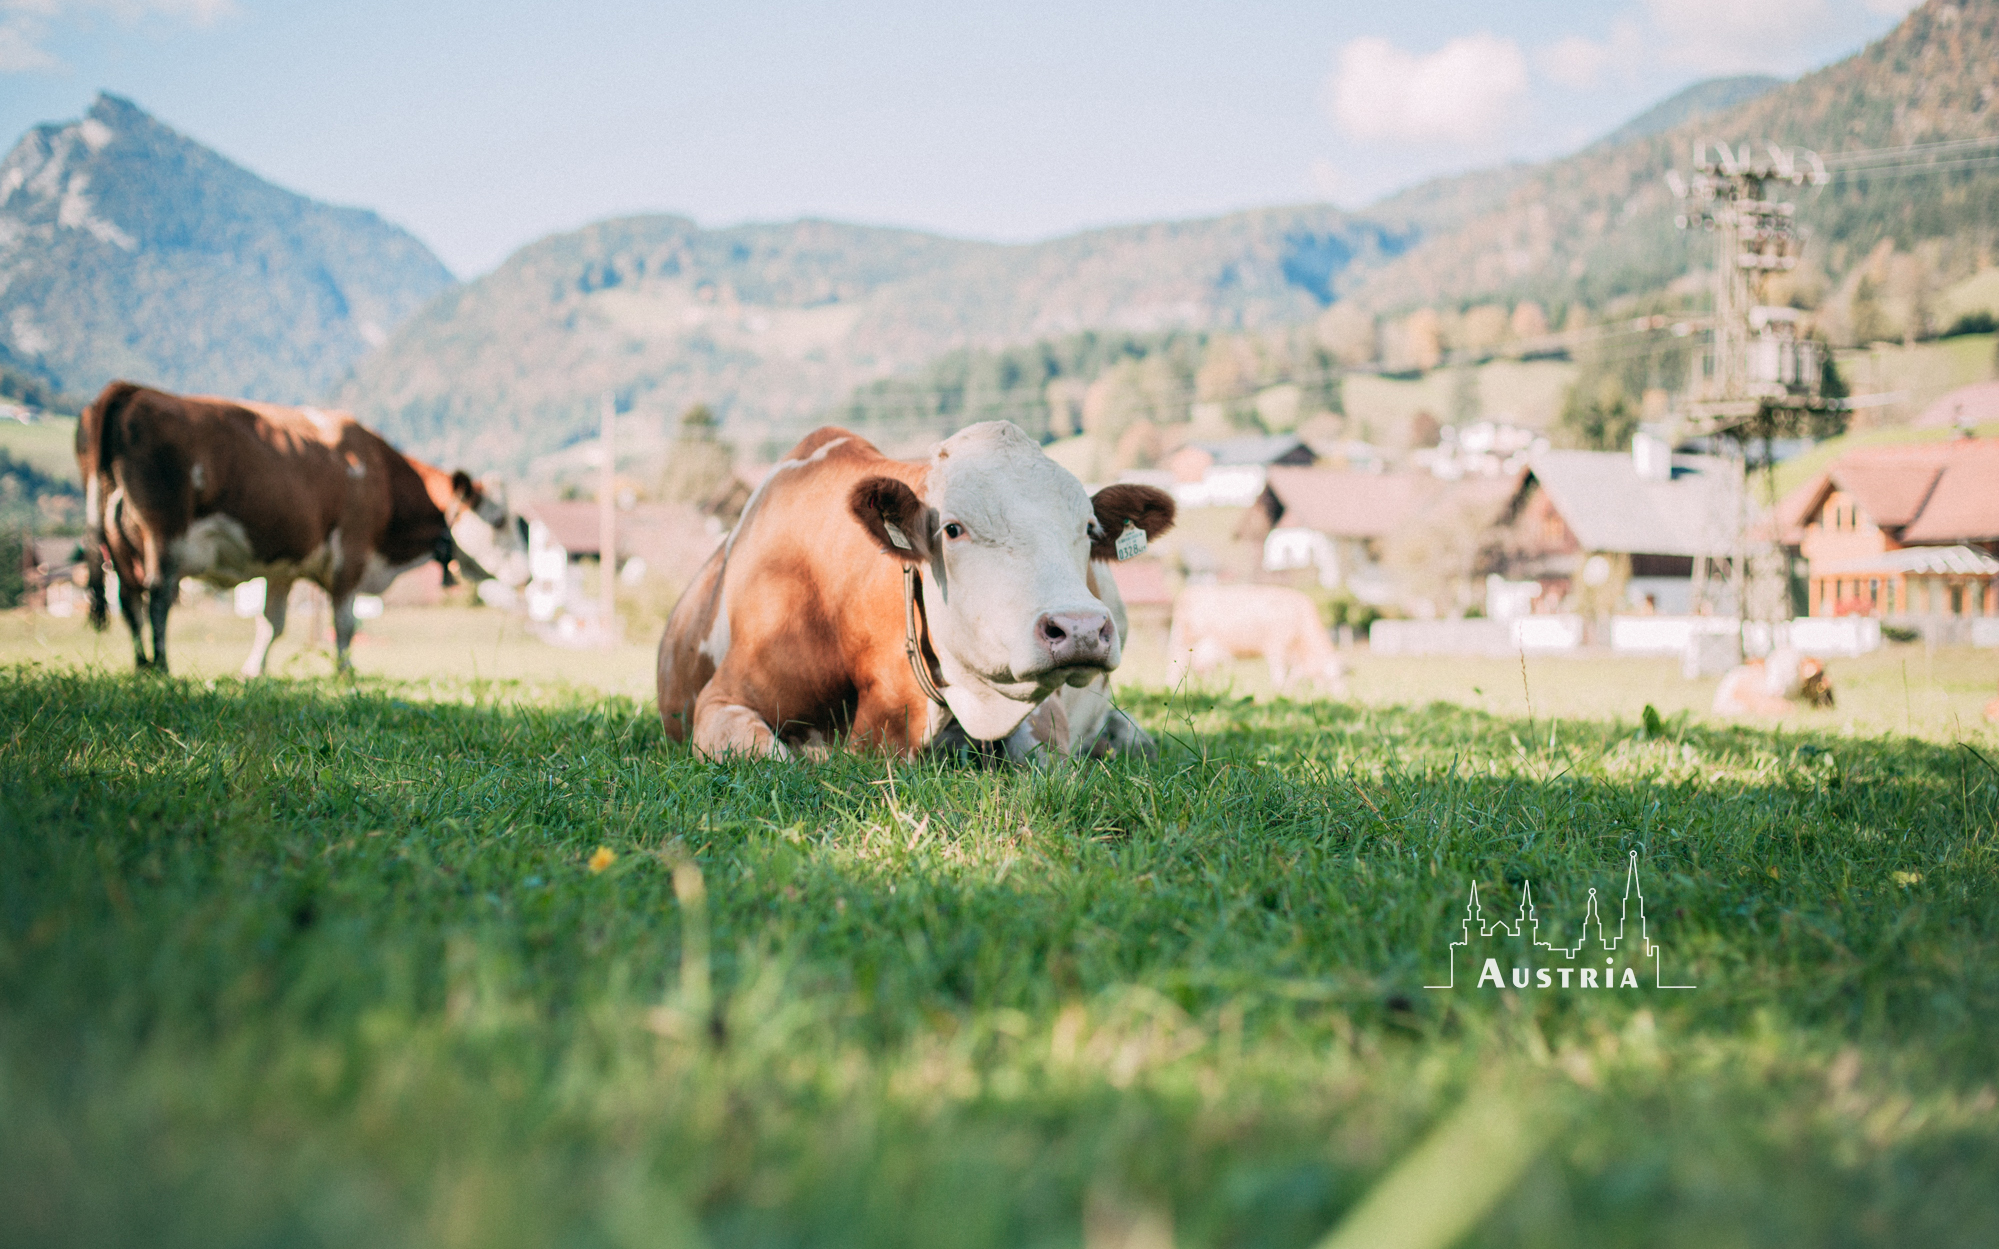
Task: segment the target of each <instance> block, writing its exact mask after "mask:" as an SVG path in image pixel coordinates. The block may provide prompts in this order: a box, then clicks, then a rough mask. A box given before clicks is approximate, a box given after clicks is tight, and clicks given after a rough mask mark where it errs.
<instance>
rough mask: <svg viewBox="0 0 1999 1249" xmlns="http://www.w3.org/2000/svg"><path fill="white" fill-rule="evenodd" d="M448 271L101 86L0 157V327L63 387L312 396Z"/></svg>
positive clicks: (371, 223)
mask: <svg viewBox="0 0 1999 1249" xmlns="http://www.w3.org/2000/svg"><path fill="white" fill-rule="evenodd" d="M451 281H452V278H451V274H450V272H449V271H448V270H446V269H445V268H444V266H443V265H442V264H441V263H439V261H438V259H437V258H436V257H435V256H433V255H432V254H431V253H430V251H429V250H428V249H426V248H425V247H424V246H423V244H421V243H419V242H418V241H417V240H416V239H414V238H411V237H410V236H409V235H408V234H406V233H404V232H403V231H401V230H399V229H396V228H395V227H394V226H391V225H389V224H387V223H386V222H383V221H382V220H381V219H380V218H378V217H376V216H375V215H374V214H373V213H369V212H363V211H360V210H357V209H352V208H336V207H332V206H329V205H325V204H321V203H317V202H315V201H313V200H310V199H307V198H305V197H304V196H301V195H297V194H294V193H293V192H291V191H287V190H285V189H284V188H283V187H279V186H275V185H273V184H272V183H269V182H266V181H265V180H264V179H262V178H260V177H258V176H257V175H256V174H254V173H251V172H250V171H249V170H247V169H245V168H243V167H242V166H240V165H237V164H235V163H234V162H232V161H230V160H228V159H227V158H226V157H223V156H221V155H219V154H218V153H216V152H214V151H212V150H210V149H208V148H207V147H204V146H203V145H201V144H200V143H198V142H196V141H195V140H193V139H190V138H188V137H187V136H186V135H183V134H181V133H180V132H178V131H176V130H174V129H173V128H172V127H170V126H168V125H166V124H164V123H163V122H161V121H159V120H157V119H156V118H154V117H153V116H152V115H151V114H149V113H147V112H146V111H145V110H144V109H142V108H140V107H139V106H138V105H137V104H135V103H133V102H132V101H131V100H128V99H125V98H123V97H121V96H117V95H113V94H111V93H110V92H102V93H100V94H99V95H98V97H97V98H96V100H94V101H93V102H92V103H91V105H90V108H89V110H88V111H86V112H85V114H84V115H83V116H82V117H80V118H77V119H76V120H73V121H67V122H52V123H46V124H43V125H39V126H36V127H33V128H32V129H30V130H29V131H28V132H27V133H26V134H25V135H23V136H22V137H21V139H20V141H19V142H17V143H16V144H15V145H14V147H13V149H12V150H11V151H10V152H9V153H8V154H7V156H6V158H5V159H4V160H0V345H4V346H6V347H7V348H9V349H10V350H11V351H12V352H13V353H14V354H16V355H18V356H21V357H24V358H26V359H29V360H31V361H38V362H39V363H40V365H41V367H43V368H44V370H45V371H46V372H49V373H51V374H53V375H54V376H55V377H56V378H58V379H59V380H60V382H61V383H62V386H63V388H64V389H66V390H68V391H70V392H72V393H74V394H88V393H89V392H91V391H93V390H95V389H96V388H97V387H99V386H101V385H103V384H104V382H106V381H108V380H110V379H111V378H113V377H130V378H133V379H134V380H143V381H148V382H154V383H157V384H160V385H164V386H168V387H173V388H176V389H190V390H199V391H208V392H219V393H225V394H232V395H242V396H244V397H246V398H258V399H274V400H295V401H296V400H314V399H318V398H321V397H322V396H323V395H324V394H325V393H326V391H327V390H328V389H330V388H331V387H332V385H333V384H334V383H335V382H336V381H338V380H339V378H340V376H341V375H342V374H344V373H345V372H346V371H347V369H348V368H349V367H350V366H351V365H352V364H353V362H354V361H355V360H356V359H358V358H359V357H360V356H361V355H362V353H364V352H365V351H367V350H368V349H369V348H370V347H371V346H373V345H374V344H375V343H377V342H380V341H382V340H383V339H384V338H385V337H386V336H387V333H388V331H389V330H390V329H392V328H394V326H395V325H396V324H398V323H400V322H401V321H402V320H403V319H404V318H406V317H407V316H408V315H409V314H410V313H412V312H414V311H416V309H417V308H418V307H420V306H421V305H422V304H423V303H424V302H425V301H426V300H428V299H429V297H430V296H432V295H434V294H436V293H437V292H438V291H440V290H442V289H444V288H445V287H446V286H449V285H450V284H451Z"/></svg>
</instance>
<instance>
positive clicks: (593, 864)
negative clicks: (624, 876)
mask: <svg viewBox="0 0 1999 1249" xmlns="http://www.w3.org/2000/svg"><path fill="white" fill-rule="evenodd" d="M617 861H618V856H617V855H615V854H612V853H611V847H609V846H598V847H597V852H596V853H595V854H593V855H591V856H590V870H591V871H592V872H601V871H603V870H604V869H605V868H607V867H609V866H611V864H613V863H616V862H617Z"/></svg>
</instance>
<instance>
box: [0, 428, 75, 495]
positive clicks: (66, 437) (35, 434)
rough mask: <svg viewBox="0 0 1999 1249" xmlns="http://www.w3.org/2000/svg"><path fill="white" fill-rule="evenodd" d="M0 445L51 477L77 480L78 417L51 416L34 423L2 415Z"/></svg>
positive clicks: (12, 454) (15, 456)
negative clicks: (23, 422) (26, 422)
mask: <svg viewBox="0 0 1999 1249" xmlns="http://www.w3.org/2000/svg"><path fill="white" fill-rule="evenodd" d="M0 448H5V450H6V451H7V453H8V454H9V455H11V456H13V457H14V458H15V459H17V460H20V461H22V462H24V463H27V464H32V465H34V466H35V467H36V468H38V469H40V470H41V471H42V472H44V473H47V474H48V475H49V476H51V477H55V478H59V479H61V480H63V481H76V480H78V478H77V475H76V419H75V418H74V417H67V416H49V417H44V418H42V419H41V420H39V421H36V422H35V423H34V424H33V425H23V424H21V422H19V421H16V420H10V419H7V418H4V417H0Z"/></svg>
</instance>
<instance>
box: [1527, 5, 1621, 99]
mask: <svg viewBox="0 0 1999 1249" xmlns="http://www.w3.org/2000/svg"><path fill="white" fill-rule="evenodd" d="M1644 59H1645V38H1644V36H1643V35H1642V34H1640V33H1639V29H1638V23H1637V22H1634V21H1632V20H1631V19H1630V18H1623V19H1620V20H1619V21H1618V22H1617V24H1616V25H1614V26H1612V27H1611V31H1610V36H1609V37H1608V38H1605V39H1591V38H1589V37H1588V36H1586V35H1569V36H1568V37H1566V38H1563V39H1558V40H1556V41H1555V42H1554V43H1551V44H1549V45H1548V46H1547V47H1545V48H1542V49H1540V50H1539V51H1537V52H1535V53H1534V64H1535V66H1536V67H1537V68H1539V69H1540V71H1541V73H1542V74H1543V75H1545V76H1546V77H1548V78H1551V79H1553V80H1554V81H1556V82H1558V83H1560V84H1561V85H1563V86H1565V87H1574V88H1575V89H1576V90H1578V91H1588V90H1590V89H1592V88H1594V87H1599V86H1602V85H1603V81H1604V78H1605V77H1606V75H1611V74H1614V75H1616V76H1619V77H1623V76H1628V75H1630V74H1633V73H1635V72H1636V71H1638V70H1639V69H1640V68H1641V67H1642V66H1643V63H1644Z"/></svg>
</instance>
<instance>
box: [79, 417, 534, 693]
mask: <svg viewBox="0 0 1999 1249" xmlns="http://www.w3.org/2000/svg"><path fill="white" fill-rule="evenodd" d="M76 461H77V466H78V468H79V469H81V470H82V474H83V481H84V483H85V509H86V512H87V517H86V521H87V523H88V525H89V527H90V536H89V538H88V539H87V540H86V541H85V543H84V555H85V559H86V562H87V568H88V574H89V580H90V619H91V623H92V624H93V625H95V626H96V627H97V628H99V629H102V628H103V627H104V624H105V615H106V609H105V595H104V557H105V556H106V555H109V557H110V558H111V561H112V564H113V566H114V568H115V570H116V571H117V573H118V606H119V610H120V611H121V612H122V613H123V614H124V617H125V624H126V626H127V627H129V628H130V629H131V631H132V650H133V657H134V659H135V661H136V662H137V664H138V666H139V667H141V668H157V669H159V670H161V671H165V670H166V666H167V612H168V611H169V609H171V608H172V606H173V602H174V597H175V594H176V592H177V591H178V589H179V586H180V579H181V578H182V577H198V578H200V579H201V580H203V581H206V582H208V583H210V584H212V585H216V586H225V587H226V586H232V585H236V584H237V583H239V582H243V581H249V580H254V579H255V578H258V577H263V578H266V579H267V586H266V590H265V593H264V614H263V618H262V619H261V620H259V621H258V624H257V640H256V644H255V645H254V647H253V648H252V649H251V652H250V658H249V659H248V660H247V661H245V663H244V664H243V675H244V676H245V677H254V676H257V675H258V674H260V673H262V672H263V670H264V663H265V660H266V658H267V657H268V656H269V654H270V649H271V643H272V642H273V641H275V640H276V639H277V637H278V635H279V634H280V633H282V632H284V627H285V602H286V599H287V598H288V597H289V595H290V592H291V586H292V582H293V581H295V580H298V579H304V580H307V581H311V582H313V583H314V584H316V585H318V586H320V587H321V588H322V589H324V590H325V591H326V592H327V594H328V595H329V596H331V598H332V599H333V622H334V635H335V638H336V641H337V646H338V662H339V665H340V668H341V669H342V670H345V669H346V668H347V667H348V666H349V665H348V657H347V648H348V643H349V642H350V641H351V640H352V639H353V636H354V596H355V595H357V594H379V593H381V592H382V591H383V590H385V589H387V588H388V585H389V583H390V582H391V581H393V580H395V578H396V576H397V574H399V573H403V572H407V571H409V570H410V569H412V568H415V567H417V566H419V565H421V564H424V563H427V562H428V561H430V560H433V559H434V560H437V561H439V562H440V563H443V564H446V565H447V571H448V565H449V562H450V561H451V559H452V558H453V557H454V555H459V554H460V553H461V552H462V553H463V554H464V555H467V556H469V557H470V559H471V560H473V561H477V564H479V565H483V566H484V569H490V570H491V571H492V572H493V573H494V574H502V575H505V576H507V577H508V578H509V579H518V580H521V581H525V579H526V578H525V572H526V557H525V551H526V537H525V533H524V530H525V526H524V525H521V524H519V523H518V522H516V521H515V519H514V518H513V516H512V515H511V514H510V513H509V512H508V511H507V508H506V504H505V501H504V500H503V499H501V498H499V497H498V496H497V495H495V494H489V493H487V492H485V491H483V490H481V489H480V487H479V486H478V485H477V484H475V483H474V482H473V481H472V479H471V478H470V477H468V476H466V475H465V474H464V473H462V472H460V473H446V472H444V471H442V470H441V469H435V468H432V467H431V466H429V465H428V464H423V463H420V462H418V461H416V460H412V459H410V458H408V457H407V456H405V455H403V454H402V453H401V452H400V451H397V450H396V449H395V448H394V447H392V446H390V445H389V444H388V443H386V442H384V441H383V440H382V439H381V438H380V437H379V436H377V435H376V434H375V433H374V432H373V431H371V430H368V429H366V428H364V427H363V426H362V425H360V424H358V423H357V422H356V421H355V420H354V418H353V417H351V416H349V415H347V414H346V413H344V412H321V411H319V410H318V409H316V408H286V407H279V406H277V405H276V404H269V403H252V402H247V401H239V400H231V399H214V398H206V397H201V398H186V397H183V396H180V395H170V394H167V393H166V392H164V391H159V390H149V389H147V388H146V387H143V386H135V385H133V384H131V383H130V382H113V383H111V384H110V385H109V386H106V387H105V388H104V391H103V393H102V394H100V395H98V396H97V398H96V400H95V401H93V402H92V403H91V405H90V406H89V407H88V408H85V409H84V412H83V419H82V420H81V421H79V422H78V424H77V429H76ZM514 565H518V568H516V567H514ZM484 569H482V570H481V571H483V570H484ZM142 607H143V608H144V609H145V610H146V613H147V615H149V616H150V618H151V622H152V628H153V647H152V653H151V654H150V655H149V654H148V653H147V651H146V641H145V635H144V631H143V624H144V622H143V621H142V619H141V615H140V612H141V608H142Z"/></svg>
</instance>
